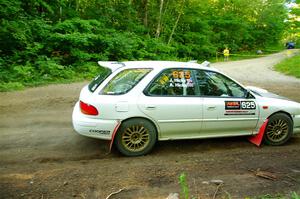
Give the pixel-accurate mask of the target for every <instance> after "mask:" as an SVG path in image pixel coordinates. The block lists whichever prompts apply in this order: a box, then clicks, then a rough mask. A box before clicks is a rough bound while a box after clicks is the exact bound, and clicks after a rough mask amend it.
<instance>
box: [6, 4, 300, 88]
mask: <svg viewBox="0 0 300 199" xmlns="http://www.w3.org/2000/svg"><path fill="white" fill-rule="evenodd" d="M299 10H300V9H299V1H298V2H297V1H291V0H289V1H283V0H252V1H248V0H1V2H0V20H1V21H0V23H1V25H0V91H6V90H15V89H21V88H23V87H25V86H33V85H41V84H46V83H50V82H70V81H78V80H82V79H90V78H92V77H94V76H95V75H96V74H97V73H99V72H101V70H103V69H102V68H100V67H99V66H97V63H96V62H97V61H99V60H114V61H124V60H181V61H187V60H211V59H213V58H215V56H216V55H218V54H221V53H222V51H223V49H224V48H225V47H228V48H229V49H230V52H231V53H235V54H245V53H246V54H247V53H250V54H251V53H254V52H256V51H257V50H262V51H263V52H273V51H276V50H280V49H283V48H284V44H285V42H287V41H293V42H296V44H297V45H299V43H300V19H299V16H300V11H299Z"/></svg>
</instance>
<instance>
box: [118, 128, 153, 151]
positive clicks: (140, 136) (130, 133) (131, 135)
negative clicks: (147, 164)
mask: <svg viewBox="0 0 300 199" xmlns="http://www.w3.org/2000/svg"><path fill="white" fill-rule="evenodd" d="M149 136H150V135H149V130H148V129H147V128H145V127H144V126H143V125H132V126H129V127H127V128H126V129H125V130H124V131H123V133H122V137H121V139H122V141H121V142H122V145H123V146H124V148H125V149H126V150H128V151H131V152H140V151H143V150H144V149H145V148H146V147H147V146H148V144H149V142H150V138H149Z"/></svg>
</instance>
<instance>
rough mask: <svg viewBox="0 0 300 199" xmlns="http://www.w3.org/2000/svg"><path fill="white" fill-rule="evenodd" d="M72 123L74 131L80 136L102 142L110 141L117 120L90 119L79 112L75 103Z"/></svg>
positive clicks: (117, 122) (77, 104)
mask: <svg viewBox="0 0 300 199" xmlns="http://www.w3.org/2000/svg"><path fill="white" fill-rule="evenodd" d="M72 123H73V127H74V129H75V131H76V132H77V133H79V134H81V135H84V136H87V137H92V138H98V139H103V140H111V139H112V134H113V132H114V130H115V128H116V127H117V126H118V124H119V121H118V120H103V119H99V118H97V117H95V118H90V117H88V116H86V115H84V114H83V113H81V111H80V107H79V103H78V102H77V103H76V105H75V107H74V109H73V114H72Z"/></svg>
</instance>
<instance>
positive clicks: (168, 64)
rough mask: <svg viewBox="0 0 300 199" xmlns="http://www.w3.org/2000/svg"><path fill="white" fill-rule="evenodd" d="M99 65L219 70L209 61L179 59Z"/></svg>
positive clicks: (107, 62) (102, 64)
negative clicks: (198, 61) (182, 60)
mask: <svg viewBox="0 0 300 199" xmlns="http://www.w3.org/2000/svg"><path fill="white" fill-rule="evenodd" d="M98 64H99V65H101V66H104V67H107V68H110V69H111V70H112V71H115V70H117V69H119V68H124V69H125V68H154V69H167V68H193V69H204V70H210V71H218V70H217V69H215V68H211V67H208V66H206V65H208V64H209V62H203V63H202V64H198V63H195V61H192V62H178V61H125V62H109V61H99V62H98Z"/></svg>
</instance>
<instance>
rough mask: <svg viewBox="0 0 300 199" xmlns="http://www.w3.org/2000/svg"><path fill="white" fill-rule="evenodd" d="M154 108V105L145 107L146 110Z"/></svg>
mask: <svg viewBox="0 0 300 199" xmlns="http://www.w3.org/2000/svg"><path fill="white" fill-rule="evenodd" d="M155 108H156V106H154V105H148V106H146V109H147V110H154V109H155Z"/></svg>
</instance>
